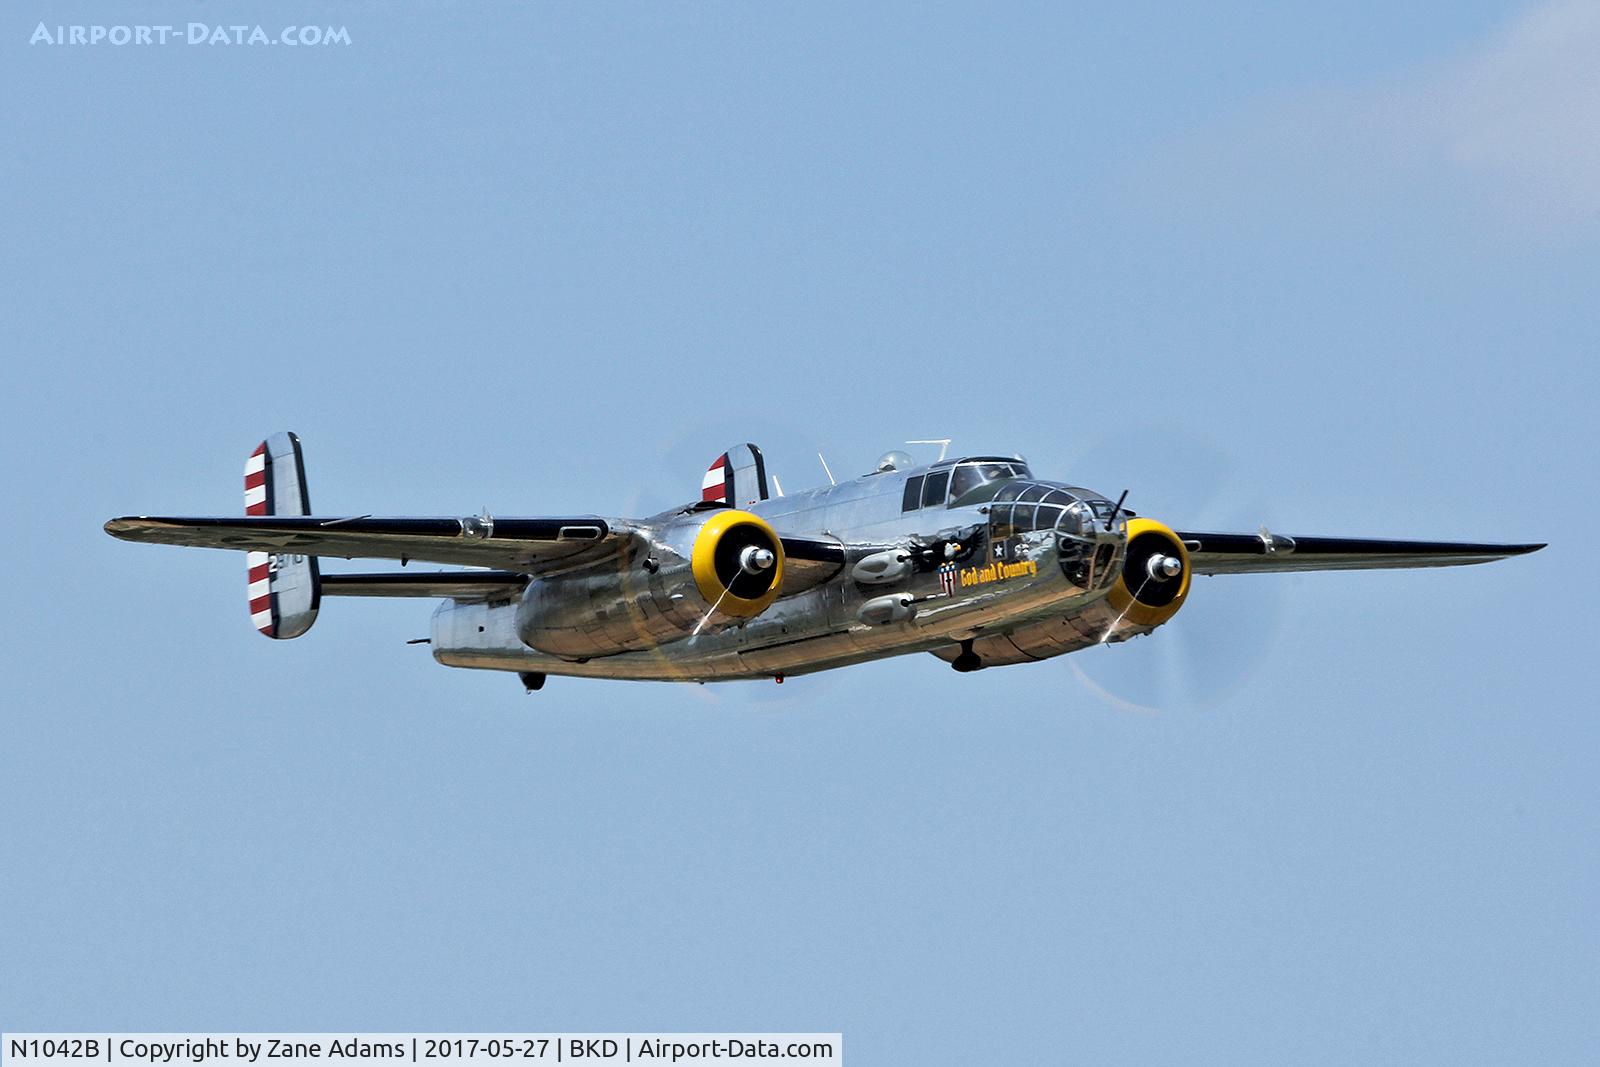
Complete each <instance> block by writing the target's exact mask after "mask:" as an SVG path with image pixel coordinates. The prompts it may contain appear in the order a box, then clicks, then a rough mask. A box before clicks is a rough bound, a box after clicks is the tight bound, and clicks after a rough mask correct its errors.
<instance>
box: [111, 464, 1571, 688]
mask: <svg viewBox="0 0 1600 1067" xmlns="http://www.w3.org/2000/svg"><path fill="white" fill-rule="evenodd" d="M830 481H831V475H830ZM769 484H772V483H770V482H769V479H768V477H767V471H766V465H765V461H764V460H763V457H762V455H761V450H760V449H759V448H757V447H756V446H755V445H752V444H742V445H738V446H736V447H734V448H730V449H729V450H728V451H727V452H725V453H723V454H722V455H721V456H719V457H717V459H716V461H715V462H713V463H712V464H711V467H710V468H709V469H708V470H707V471H706V474H705V476H704V478H703V480H702V483H701V488H700V496H699V499H697V500H693V501H691V502H689V503H686V504H684V505H683V506H681V507H676V508H672V509H670V510H668V511H664V512H662V513H661V514H659V515H652V516H650V517H648V518H641V519H629V518H601V517H599V516H595V515H577V516H564V517H539V518H500V517H493V516H490V515H489V514H487V513H485V514H483V515H478V516H466V517H460V518H374V517H372V516H370V515H359V516H346V517H341V516H318V515H313V514H312V512H311V505H310V498H309V495H308V493H307V490H306V476H305V464H304V460H303V458H302V455H301V447H300V441H299V439H298V438H297V437H295V435H294V434H291V433H279V434H274V435H273V436H272V437H270V438H268V439H267V440H265V441H263V442H262V443H261V445H260V446H259V447H257V448H256V450H255V451H254V452H252V453H251V454H250V457H249V459H248V461H247V462H246V465H245V478H244V485H245V515H244V516H243V517H218V518H152V517H129V518H120V519H112V520H111V521H110V522H107V523H106V526H105V528H106V532H107V533H109V534H111V535H112V536H114V537H120V538H122V539H123V540H127V541H147V542H154V543H158V544H170V545H185V546H197V547H203V548H224V549H234V550H237V551H242V552H245V553H247V564H246V566H247V568H248V579H247V580H248V583H249V590H248V598H249V606H250V618H251V620H252V621H253V622H254V624H255V626H256V628H257V629H258V630H260V631H261V633H263V634H265V635H266V636H268V637H272V638H276V639H279V640H282V639H285V638H292V637H299V636H301V635H302V634H304V633H305V632H306V631H307V630H309V629H311V624H312V623H313V622H315V621H316V618H317V611H318V609H319V607H320V606H321V603H322V598H323V597H326V596H334V597H338V596H349V597H423V598H436V599H439V600H440V601H442V602H441V603H440V604H439V606H438V608H437V609H435V611H434V613H433V627H432V636H431V637H430V638H428V639H427V641H428V642H430V643H431V645H432V651H433V657H434V659H436V660H437V661H438V662H440V663H443V664H445V665H446V666H451V667H475V668H479V669H484V670H500V671H511V672H514V673H516V674H517V675H518V676H519V677H520V678H521V680H522V682H523V684H524V685H525V687H526V688H527V689H529V690H535V689H539V688H541V687H542V686H543V685H544V682H545V679H546V676H548V675H551V674H557V675H578V676H587V677H599V678H629V679H654V680H663V681H693V682H710V681H722V680H728V679H739V678H772V679H776V680H778V681H780V682H781V681H782V680H783V678H784V676H785V675H799V674H806V673H809V672H813V671H821V670H829V669H831V668H834V667H843V666H846V665H848V664H852V663H860V662H863V661H866V660H874V659H881V658H884V657H887V656H898V655H902V654H905V653H908V652H930V653H932V654H933V655H935V656H938V657H939V658H940V659H943V660H945V661H947V662H948V663H949V664H950V665H951V666H952V667H954V668H955V669H956V670H958V671H976V670H979V669H981V668H988V667H999V666H1005V665H1008V664H1016V663H1030V662H1033V661H1035V660H1043V659H1048V658H1050V657H1052V656H1060V655H1064V654H1066V653H1068V652H1075V651H1078V650H1079V649H1083V648H1087V647H1090V646H1094V645H1101V644H1108V643H1114V642H1119V641H1126V640H1127V639H1129V638H1131V637H1137V636H1140V635H1143V634H1148V633H1150V632H1152V631H1153V630H1155V629H1156V628H1157V627H1158V626H1161V625H1162V624H1163V623H1165V622H1167V621H1168V620H1169V619H1171V618H1172V617H1173V616H1174V615H1176V614H1177V612H1178V610H1179V609H1180V608H1182V607H1183V603H1184V600H1185V598H1186V597H1188V595H1189V589H1190V582H1191V579H1192V578H1194V576H1195V575H1213V574H1242V573H1250V572H1255V571H1316V570H1357V569H1367V568H1380V567H1449V566H1456V565H1460V564H1468V563H1486V562H1489V561H1491V560H1497V559H1503V558H1505V557H1507V556H1517V555H1523V554H1525V553H1528V552H1533V551H1536V550H1537V549H1540V548H1543V547H1544V546H1543V545H1541V544H1480V543H1474V542H1456V541H1392V540H1374V539H1367V538H1349V537H1308V536H1301V535H1294V536H1286V535H1284V534H1278V533H1272V532H1269V531H1268V530H1267V529H1266V528H1265V527H1263V528H1262V529H1261V530H1260V531H1258V532H1257V533H1210V532H1202V531H1194V530H1179V529H1174V528H1173V527H1170V526H1167V525H1165V524H1164V523H1161V522H1158V521H1156V520H1155V519H1151V518H1145V517H1142V516H1140V515H1137V514H1135V513H1134V512H1133V511H1131V510H1129V509H1128V508H1127V507H1125V506H1124V502H1125V500H1126V497H1127V494H1126V493H1123V494H1122V497H1121V498H1119V499H1117V500H1115V501H1113V500H1111V499H1109V498H1107V497H1105V496H1103V495H1101V494H1099V493H1096V492H1093V491H1091V490H1088V489H1082V488H1079V487H1077V486H1073V485H1067V484H1064V483H1061V482H1054V481H1045V480H1043V479H1040V478H1036V477H1034V475H1033V472H1032V471H1031V470H1029V468H1028V464H1027V463H1026V462H1024V461H1023V460H1022V459H1021V458H1020V457H1017V456H968V457H963V458H961V459H948V460H940V461H939V462H937V463H932V464H925V465H916V464H914V463H913V462H912V460H911V459H910V457H908V456H906V455H905V454H904V453H901V452H891V453H889V454H888V455H886V456H884V457H883V459H882V460H880V461H879V463H878V465H877V469H875V470H874V471H872V472H871V473H870V474H866V475H864V476H862V477H859V478H856V479H853V480H851V481H846V482H843V483H840V484H836V485H828V486H822V487H820V488H816V489H808V490H805V491H803V492H797V493H792V494H790V495H788V496H784V495H781V494H779V495H774V494H773V493H772V492H770V491H769ZM329 557H344V558H346V559H356V558H366V559H389V560H398V561H399V562H400V564H401V566H402V567H404V566H405V565H406V564H408V563H411V562H413V561H417V562H425V563H430V564H446V565H450V566H453V567H464V568H467V569H455V570H443V571H438V570H435V571H417V570H410V569H403V570H392V571H386V572H382V573H362V574H356V573H339V574H334V573H323V570H322V561H324V560H326V559H328V558H329Z"/></svg>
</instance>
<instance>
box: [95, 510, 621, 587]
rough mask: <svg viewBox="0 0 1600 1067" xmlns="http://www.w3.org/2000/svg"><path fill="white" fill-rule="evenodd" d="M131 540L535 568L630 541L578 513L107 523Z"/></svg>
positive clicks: (578, 560)
mask: <svg viewBox="0 0 1600 1067" xmlns="http://www.w3.org/2000/svg"><path fill="white" fill-rule="evenodd" d="M106 533H108V534H110V535H111V536H112V537H120V538H121V539H122V540H124V541H141V542H146V543H154V544H162V545H182V546H185V547H195V548H226V549H234V550H240V549H243V550H246V551H250V550H253V551H257V552H272V553H283V554H300V555H306V556H343V557H344V558H345V559H358V558H363V559H397V560H400V561H401V562H406V561H409V560H423V561H426V562H430V563H453V564H463V565H466V566H469V567H498V568H504V569H507V570H514V571H520V572H523V573H526V574H536V573H540V572H543V571H548V570H552V569H555V568H557V567H564V566H568V565H573V566H575V565H579V564H583V563H590V562H593V561H596V560H600V559H605V558H607V557H609V556H612V555H614V554H616V553H617V552H619V551H621V549H622V548H623V547H624V546H626V545H627V544H629V543H630V540H631V537H632V530H631V528H630V527H629V525H628V524H626V523H619V522H616V521H614V520H606V519H602V518H598V517H596V516H593V515H586V516H581V517H577V518H539V519H491V518H487V517H485V518H471V517H469V518H464V519H445V518H373V517H371V516H370V515H360V516H355V517H352V518H318V517H316V516H314V515H304V516H266V517H257V516H246V517H242V518H164V517H149V516H129V517H127V518H121V519H112V520H111V521H110V522H108V523H106Z"/></svg>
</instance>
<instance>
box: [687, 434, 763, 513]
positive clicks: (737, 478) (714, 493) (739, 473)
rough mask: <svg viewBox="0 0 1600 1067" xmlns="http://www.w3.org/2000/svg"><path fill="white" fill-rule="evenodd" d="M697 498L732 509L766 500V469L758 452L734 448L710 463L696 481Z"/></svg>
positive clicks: (751, 447) (747, 446)
mask: <svg viewBox="0 0 1600 1067" xmlns="http://www.w3.org/2000/svg"><path fill="white" fill-rule="evenodd" d="M700 499H701V500H702V501H704V502H707V503H717V504H731V505H733V506H734V507H736V508H742V507H748V506H749V505H751V504H754V503H756V502H757V501H759V500H765V499H767V466H766V462H765V461H764V460H763V459H762V458H761V449H759V448H757V447H756V446H755V445H752V444H743V445H734V446H733V447H732V448H730V449H728V450H727V451H726V452H724V453H723V454H722V455H720V456H718V457H717V458H716V459H715V460H713V461H712V463H711V466H710V467H708V468H707V469H706V476H705V477H704V478H702V479H701V480H700Z"/></svg>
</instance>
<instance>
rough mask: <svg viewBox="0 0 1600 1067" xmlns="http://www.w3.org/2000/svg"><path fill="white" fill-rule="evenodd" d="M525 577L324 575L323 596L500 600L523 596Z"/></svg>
mask: <svg viewBox="0 0 1600 1067" xmlns="http://www.w3.org/2000/svg"><path fill="white" fill-rule="evenodd" d="M527 584H528V576H527V575H526V574H518V573H517V572H515V571H432V572H427V571H422V572H416V573H413V572H409V571H395V572H392V573H387V574H324V575H323V576H322V595H323V596H400V597H405V596H409V597H449V598H450V599H452V600H498V599H501V598H504V597H513V596H517V595H518V594H520V593H521V592H522V590H523V588H524V587H525V586H526V585H527Z"/></svg>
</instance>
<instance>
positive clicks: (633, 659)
mask: <svg viewBox="0 0 1600 1067" xmlns="http://www.w3.org/2000/svg"><path fill="white" fill-rule="evenodd" d="M924 470H925V468H919V469H917V470H911V471H888V472H883V473H878V474H871V475H867V476H865V477H861V478H857V479H855V480H853V481H849V482H845V483H842V484H839V485H834V486H825V487H822V488H818V489H811V490H807V491H804V492H799V493H795V494H793V495H790V496H785V497H779V498H775V499H770V500H764V501H760V502H758V503H755V504H751V505H749V506H748V508H747V509H746V510H748V511H750V512H752V513H754V514H755V515H757V516H759V517H760V518H762V519H764V520H766V521H767V522H768V523H770V524H771V525H772V526H773V527H774V528H775V529H777V530H779V531H781V532H782V533H783V535H785V536H805V537H815V538H824V539H828V540H832V541H837V542H839V543H840V544H841V545H842V546H843V547H844V549H845V552H846V560H845V563H844V565H843V567H842V569H841V570H840V571H839V573H838V574H836V575H835V576H833V577H832V578H830V579H828V580H826V581H823V582H821V584H817V585H815V586H813V587H811V588H808V589H804V590H803V591H800V592H797V593H794V594H792V595H786V596H784V597H782V598H781V599H779V600H777V601H776V602H775V603H774V604H772V606H771V607H769V608H768V609H767V610H765V611H764V612H762V613H761V614H759V615H757V616H756V617H754V618H750V619H743V620H732V619H729V620H718V621H717V622H716V624H715V625H711V626H707V627H705V628H704V629H703V630H702V631H701V632H700V633H698V634H697V635H694V636H693V637H691V636H690V634H689V631H690V629H691V628H692V626H693V624H694V622H695V621H696V619H697V618H698V617H699V616H701V615H703V614H705V611H706V609H705V607H704V605H703V604H701V603H699V602H697V601H695V600H694V599H693V598H692V597H688V596H683V595H682V594H680V593H677V592H674V591H673V589H674V587H672V586H670V585H663V582H666V581H668V580H669V579H668V578H664V577H663V576H662V573H659V572H658V570H657V567H658V565H659V564H660V562H661V561H663V560H666V561H668V562H669V563H670V562H672V561H676V560H682V559H684V558H686V557H687V555H688V552H689V546H690V545H691V544H692V542H693V538H694V535H695V531H696V530H697V528H698V524H699V522H700V521H701V518H702V517H701V516H700V515H697V514H695V513H693V512H690V511H688V510H684V511H674V512H667V513H664V514H662V515H659V516H655V517H654V518H651V519H647V520H644V521H643V522H634V523H632V524H631V526H632V528H633V530H634V532H635V538H636V545H637V547H636V548H635V549H634V550H632V551H630V552H627V553H624V554H623V556H621V557H619V558H618V559H617V560H616V561H611V562H607V563H604V564H600V565H594V566H590V567H588V568H586V569H580V570H574V571H570V572H566V573H558V574H551V575H546V576H542V577H540V578H538V579H536V580H535V581H534V582H533V583H531V584H530V586H529V588H528V589H527V591H526V592H525V593H524V594H523V596H522V597H521V598H520V599H514V600H502V601H487V602H485V601H445V602H444V603H443V604H442V605H441V606H440V608H439V609H438V611H437V612H435V614H434V617H433V635H432V642H433V654H434V658H435V659H437V660H438V661H439V662H440V663H443V664H446V665H449V666H456V667H474V668H481V669H489V670H509V671H519V672H538V673H544V674H564V675H580V676H590V677H604V678H628V679H658V680H671V681H715V680H723V679H737V678H762V677H766V678H770V677H773V676H781V675H798V674H804V673H808V672H811V671H819V670H826V669H829V668H833V667H839V666H844V665H847V664H851V663H859V662H862V661H866V660H872V659H880V658H883V657H886V656H894V655H901V654H904V653H908V652H919V651H938V652H939V654H941V655H946V657H947V658H949V656H950V655H953V654H954V652H955V650H956V649H957V647H958V645H959V643H960V642H962V641H974V642H975V643H977V644H978V645H979V647H980V648H981V647H983V645H984V643H985V642H989V643H991V644H992V643H994V642H996V641H999V642H1007V641H1008V640H1009V638H1008V637H1007V635H1009V634H1014V633H1019V632H1020V633H1035V634H1037V635H1040V637H1039V641H1038V642H1037V644H1038V647H1040V648H1049V649H1050V651H1048V652H1044V653H1042V654H1040V655H1031V654H1027V653H1026V652H1024V653H1021V654H1020V656H1019V654H1017V651H1016V646H1014V645H1011V646H1008V647H1007V649H1006V651H1007V652H1009V653H1011V654H1012V655H1013V658H1012V659H1011V660H1010V661H1011V662H1020V661H1022V660H1023V659H1034V658H1044V655H1054V654H1059V653H1060V652H1063V651H1070V650H1071V648H1072V647H1082V646H1083V645H1086V644H1093V643H1096V642H1097V641H1101V640H1105V639H1107V637H1108V636H1109V637H1111V638H1112V639H1117V638H1119V637H1122V636H1126V634H1124V633H1121V632H1119V631H1118V630H1117V626H1116V622H1117V620H1116V618H1115V613H1114V612H1110V611H1109V608H1108V606H1107V605H1106V604H1105V602H1104V601H1105V596H1106V593H1107V591H1108V589H1109V588H1110V586H1111V584H1112V582H1113V581H1114V580H1115V576H1116V569H1117V564H1119V563H1120V553H1121V550H1122V546H1123V543H1124V540H1125V538H1124V535H1123V532H1122V529H1121V526H1120V524H1117V523H1112V524H1110V528H1101V527H1100V525H1099V524H1097V523H1094V522H1092V521H1091V522H1087V523H1085V524H1084V526H1085V527H1086V528H1088V529H1089V535H1088V539H1089V541H1090V542H1091V543H1092V544H1091V551H1092V547H1093V546H1094V545H1100V546H1104V547H1105V549H1106V551H1105V552H1103V553H1102V556H1101V565H1100V566H1099V567H1098V568H1097V569H1096V571H1095V573H1094V575H1093V578H1092V580H1089V581H1087V582H1085V581H1082V580H1081V579H1080V580H1079V581H1077V582H1075V581H1073V580H1072V579H1070V578H1069V577H1068V575H1067V573H1066V571H1065V569H1064V567H1063V565H1062V563H1061V561H1060V552H1061V548H1060V540H1059V538H1058V534H1057V533H1056V532H1054V531H1052V530H1039V531H1028V532H1023V533H1016V532H1014V531H1005V532H1004V537H1003V543H1002V539H1001V538H998V537H996V536H995V534H996V533H997V531H995V530H994V529H993V527H992V526H991V521H990V520H991V516H990V507H989V506H988V504H987V503H975V504H971V505H967V506H959V507H947V506H945V505H944V504H943V503H942V502H941V503H939V504H937V505H934V506H928V507H920V508H912V509H910V510H906V509H904V507H903V494H904V492H905V489H906V482H907V479H908V478H914V477H916V476H918V475H919V474H921V473H923V471H924ZM1074 492H1075V493H1077V494H1078V495H1079V496H1080V498H1084V493H1083V491H1082V490H1074ZM1089 499H1092V500H1093V501H1094V502H1096V503H1098V504H1106V503H1107V502H1105V501H1104V500H1103V498H1100V497H1099V496H1098V495H1092V497H1090V498H1089ZM1084 507H1085V509H1086V508H1087V505H1084ZM1084 515H1085V516H1088V515H1089V512H1088V511H1087V510H1085V511H1084ZM956 540H960V541H962V542H963V543H964V544H965V545H966V550H965V552H964V554H963V557H962V558H961V559H959V560H956V561H953V566H951V567H947V568H945V570H944V571H943V572H941V570H940V569H939V568H937V567H927V568H924V569H919V570H917V571H915V572H914V573H912V574H910V575H909V576H907V577H905V578H903V579H902V580H900V581H898V582H896V583H895V584H894V585H893V586H892V587H885V586H883V585H876V584H868V583H864V582H861V581H858V580H856V578H855V576H854V574H853V572H852V568H853V566H854V564H855V563H857V562H859V560H860V559H861V557H862V556H863V555H864V554H865V553H866V552H867V551H869V549H881V548H882V546H884V545H906V546H910V545H922V546H927V545H937V544H942V543H946V542H947V541H956ZM1080 540H1081V538H1080ZM647 560H648V562H649V563H650V564H651V566H650V568H646V567H645V566H643V564H644V563H645V562H646V561H647ZM665 573H666V574H668V575H670V574H671V573H673V572H672V570H671V568H670V567H668V568H666V571H665ZM888 593H893V594H905V595H908V596H909V598H910V600H911V603H912V606H913V608H914V614H913V615H912V617H911V618H909V619H906V620H904V621H896V622H880V623H877V624H874V623H872V622H869V621H864V619H863V608H864V606H866V605H868V603H869V602H870V601H873V600H874V599H875V598H881V597H883V596H884V595H885V594H888ZM652 605H666V607H652ZM563 611H565V612H566V613H567V614H569V615H574V616H581V625H583V626H584V627H585V628H586V631H585V632H586V633H587V634H588V638H587V639H588V640H591V641H592V642H593V643H594V648H595V650H597V651H600V652H601V653H602V654H589V655H578V654H571V655H565V654H552V652H550V651H548V650H547V651H539V650H537V649H535V648H533V647H530V644H529V643H528V641H527V636H528V627H529V620H530V616H533V615H540V616H543V615H549V614H551V613H556V614H560V613H562V612H563ZM1074 623H1075V625H1074ZM576 624H577V623H575V625H576ZM1030 628H1031V629H1030ZM1058 629H1059V630H1060V631H1061V632H1060V634H1057V632H1056V631H1057V630H1058ZM642 638H647V640H642ZM630 645H631V646H633V647H628V646H630ZM640 645H643V646H645V647H639V646H640ZM1058 646H1059V647H1058ZM544 647H545V648H547V649H548V648H549V647H550V646H549V645H547V644H546V645H544ZM612 647H614V648H615V649H616V650H615V651H613V650H611V649H612ZM1023 647H1024V648H1026V647H1027V646H1026V645H1024V646H1023Z"/></svg>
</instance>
